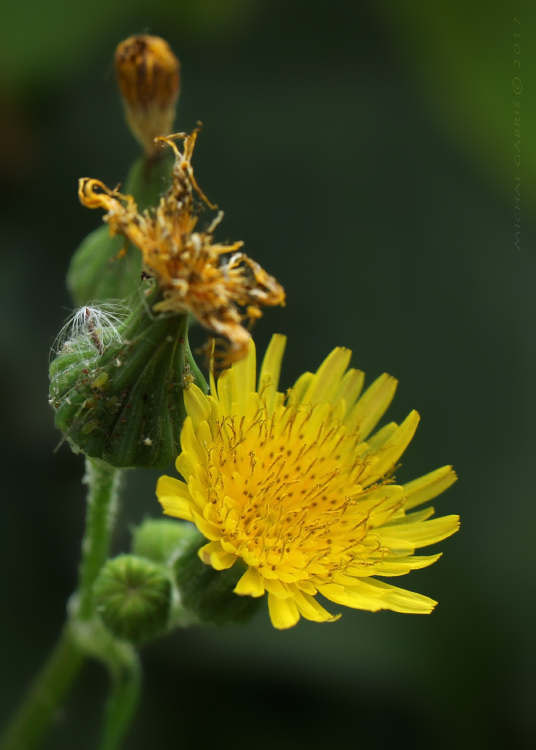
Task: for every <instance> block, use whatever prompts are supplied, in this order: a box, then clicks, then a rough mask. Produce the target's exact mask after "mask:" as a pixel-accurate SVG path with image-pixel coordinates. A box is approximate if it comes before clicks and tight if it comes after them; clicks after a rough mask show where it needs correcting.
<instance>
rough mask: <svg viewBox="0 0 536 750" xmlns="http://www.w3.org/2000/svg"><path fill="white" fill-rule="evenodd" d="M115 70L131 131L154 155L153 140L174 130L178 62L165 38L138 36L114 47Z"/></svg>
mask: <svg viewBox="0 0 536 750" xmlns="http://www.w3.org/2000/svg"><path fill="white" fill-rule="evenodd" d="M115 68H116V72H117V82H118V85H119V89H120V91H121V94H122V97H123V101H124V103H125V109H126V117H127V121H128V124H129V125H130V129H131V130H132V133H133V134H134V135H135V137H136V138H137V139H138V141H139V142H140V143H141V145H142V146H143V148H144V149H145V154H146V156H148V157H150V156H153V155H154V154H156V153H157V151H158V150H160V148H161V144H155V142H154V139H155V138H156V137H157V136H159V135H164V136H165V135H168V134H169V133H171V132H172V131H173V120H174V118H175V107H176V103H177V99H178V97H179V91H180V63H179V61H178V59H177V58H176V56H175V55H174V54H173V52H172V50H171V48H170V46H169V44H168V43H167V42H166V41H165V40H164V39H161V38H160V37H158V36H148V35H147V34H140V35H137V36H131V37H129V38H128V39H125V41H124V42H121V44H119V45H118V46H117V49H116V51H115Z"/></svg>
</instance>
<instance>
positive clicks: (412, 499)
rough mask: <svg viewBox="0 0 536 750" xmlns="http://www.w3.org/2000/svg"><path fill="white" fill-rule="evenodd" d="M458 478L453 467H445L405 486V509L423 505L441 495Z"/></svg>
mask: <svg viewBox="0 0 536 750" xmlns="http://www.w3.org/2000/svg"><path fill="white" fill-rule="evenodd" d="M457 478H458V477H457V476H456V473H455V472H454V470H453V468H452V466H443V467H441V469H436V470H435V471H432V472H430V474H425V476H424V477H420V478H419V479H414V480H413V482H409V483H408V484H405V485H404V492H405V495H406V503H405V508H406V509H409V508H415V507H416V506H417V505H422V503H425V502H427V501H428V500H431V499H432V498H434V497H436V496H437V495H440V494H441V493H442V492H445V490H447V489H448V488H449V487H450V486H451V485H452V484H454V482H455V481H456V479H457Z"/></svg>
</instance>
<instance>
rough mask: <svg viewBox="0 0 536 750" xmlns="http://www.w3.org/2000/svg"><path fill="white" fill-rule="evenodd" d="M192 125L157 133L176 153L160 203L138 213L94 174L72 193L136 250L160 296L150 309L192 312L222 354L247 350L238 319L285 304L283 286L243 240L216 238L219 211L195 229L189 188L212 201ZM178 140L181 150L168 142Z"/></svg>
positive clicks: (232, 356) (234, 355) (235, 355)
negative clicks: (219, 341)
mask: <svg viewBox="0 0 536 750" xmlns="http://www.w3.org/2000/svg"><path fill="white" fill-rule="evenodd" d="M198 133H199V129H195V130H194V131H193V133H192V134H191V135H187V134H186V133H177V134H176V135H171V136H169V137H160V138H158V139H157V140H158V141H162V142H163V143H167V144H168V145H169V146H170V147H171V148H172V149H173V151H174V153H175V164H174V167H173V171H172V184H171V187H170V188H169V190H168V192H167V193H166V194H165V195H163V196H162V198H161V199H160V203H159V205H158V206H157V207H156V208H154V209H150V210H146V211H144V212H143V213H142V214H140V213H139V212H138V208H137V205H136V203H135V201H134V198H133V197H132V196H131V195H122V194H121V193H120V192H118V190H110V189H109V188H108V187H106V185H104V184H103V183H102V182H100V181H99V180H94V179H90V178H87V177H84V178H82V179H81V180H80V182H79V191H78V194H79V197H80V201H81V202H82V204H83V205H84V206H87V207H88V208H104V209H106V211H107V214H106V215H105V216H104V221H106V222H108V225H109V227H110V234H112V235H115V234H119V235H123V236H124V237H125V238H127V239H128V240H130V242H131V243H132V244H133V245H135V246H136V247H138V248H139V249H140V250H141V252H142V255H143V264H144V269H145V272H146V273H147V274H149V275H150V276H153V277H154V278H155V279H156V282H157V285H158V288H159V290H160V295H159V299H158V300H157V302H156V303H155V304H154V306H153V311H154V312H155V313H165V312H176V313H184V312H189V313H192V314H193V315H194V316H195V318H196V319H197V320H198V321H199V322H200V323H201V324H202V325H203V326H205V328H208V330H209V331H211V332H213V333H214V334H216V336H223V337H224V338H225V339H226V340H227V341H228V342H229V346H228V348H227V350H226V352H225V355H224V357H225V362H226V363H227V364H229V363H230V362H232V361H235V360H238V359H241V358H242V357H243V356H245V354H246V353H247V350H248V344H249V340H250V338H251V335H250V333H249V331H248V330H247V329H246V327H245V326H244V321H245V320H249V321H250V322H252V321H254V320H255V319H256V318H259V317H261V315H262V312H261V309H260V306H261V305H284V303H285V292H284V290H283V287H282V286H281V285H280V284H279V283H278V282H277V281H276V279H275V278H274V277H273V276H270V275H269V274H268V273H266V271H264V269H263V268H261V266H260V265H259V264H258V263H256V262H255V261H254V260H252V259H251V258H249V257H248V256H247V255H246V254H245V253H242V252H238V251H239V250H240V248H241V247H242V245H243V242H234V243H232V244H229V245H227V244H220V243H215V242H214V241H213V233H214V230H215V229H216V227H217V225H218V224H219V223H220V221H221V219H222V218H223V212H222V211H219V212H218V214H217V215H216V217H215V219H214V220H213V221H212V223H211V224H210V225H209V226H208V227H207V228H206V229H205V230H204V231H196V225H197V222H198V202H197V201H196V200H195V193H197V194H198V195H199V197H200V198H201V199H202V200H203V201H204V202H205V203H206V204H207V206H208V207H209V208H211V209H216V208H217V207H216V206H213V205H212V204H211V203H210V202H209V200H208V199H207V198H206V196H205V195H204V194H203V192H202V191H201V189H200V188H199V186H198V185H197V182H196V180H195V177H194V172H193V168H192V165H191V159H192V154H193V150H194V146H195V142H196V139H197V135H198ZM176 140H183V141H184V149H183V151H182V152H181V151H180V150H179V148H178V147H177V144H176V143H175V141H176Z"/></svg>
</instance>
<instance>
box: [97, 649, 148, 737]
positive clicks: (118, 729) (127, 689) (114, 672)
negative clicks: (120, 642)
mask: <svg viewBox="0 0 536 750" xmlns="http://www.w3.org/2000/svg"><path fill="white" fill-rule="evenodd" d="M110 676H111V678H112V690H111V693H110V697H109V698H108V703H107V704H106V714H105V718H104V730H103V734H102V739H101V744H100V745H99V750H117V748H119V747H120V746H121V740H122V739H123V737H124V735H125V732H126V731H127V729H128V727H129V726H130V722H131V720H132V718H133V716H134V712H135V710H136V707H137V705H138V700H139V697H140V692H141V678H142V672H141V665H140V660H139V657H138V655H137V653H136V651H135V650H134V649H133V648H132V647H131V648H130V654H129V659H128V661H127V660H124V661H123V663H122V664H121V665H120V667H119V668H117V667H113V668H112V667H111V665H110Z"/></svg>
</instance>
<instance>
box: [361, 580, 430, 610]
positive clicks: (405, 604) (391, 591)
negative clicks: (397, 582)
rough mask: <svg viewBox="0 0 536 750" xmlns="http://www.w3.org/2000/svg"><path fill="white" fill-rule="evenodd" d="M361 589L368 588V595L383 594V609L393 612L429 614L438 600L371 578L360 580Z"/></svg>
mask: <svg viewBox="0 0 536 750" xmlns="http://www.w3.org/2000/svg"><path fill="white" fill-rule="evenodd" d="M359 588H360V590H361V591H364V590H366V591H367V596H368V595H369V592H370V595H371V596H374V594H375V593H376V592H377V593H378V595H380V596H381V603H382V605H383V606H382V609H390V610H391V611H392V612H405V613H407V614H413V615H429V614H430V612H431V611H432V610H433V609H434V607H435V606H436V604H437V602H436V601H434V600H433V599H430V597H428V596H423V595H422V594H417V593H415V592H414V591H407V590H406V589H399V588H397V587H396V586H391V585H390V584H389V583H384V582H383V581H377V580H376V579H375V578H369V579H367V581H366V583H365V582H360V585H359Z"/></svg>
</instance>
